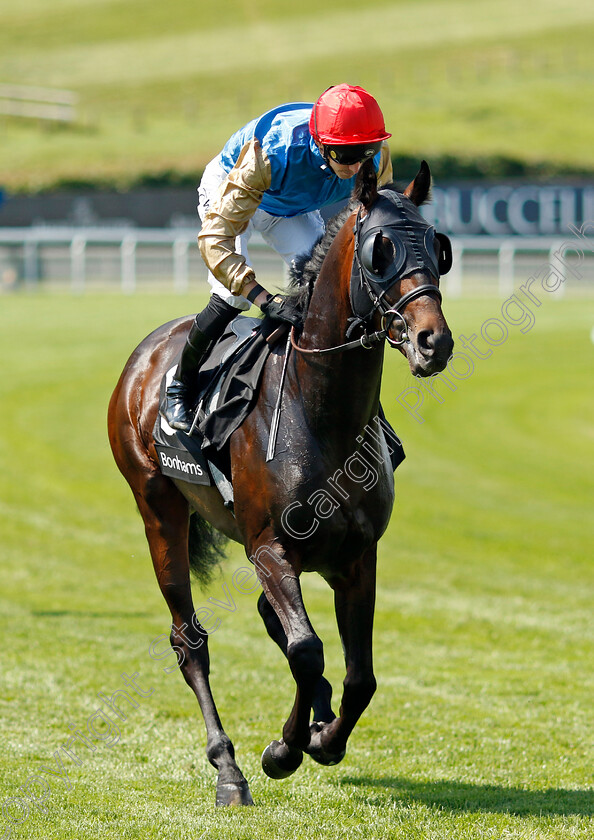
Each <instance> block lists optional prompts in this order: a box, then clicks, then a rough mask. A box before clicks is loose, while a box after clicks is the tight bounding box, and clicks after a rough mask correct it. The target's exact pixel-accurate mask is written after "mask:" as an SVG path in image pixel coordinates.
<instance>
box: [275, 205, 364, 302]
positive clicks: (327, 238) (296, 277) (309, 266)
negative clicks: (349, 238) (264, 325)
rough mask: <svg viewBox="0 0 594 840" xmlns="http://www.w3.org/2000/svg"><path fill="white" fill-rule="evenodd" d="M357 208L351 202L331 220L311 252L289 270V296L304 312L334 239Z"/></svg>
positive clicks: (296, 261)
mask: <svg viewBox="0 0 594 840" xmlns="http://www.w3.org/2000/svg"><path fill="white" fill-rule="evenodd" d="M356 207H357V202H355V201H350V202H349V204H348V205H347V206H346V207H345V208H343V209H342V210H340V212H338V213H337V214H336V216H333V217H332V218H331V219H330V221H329V222H328V224H327V225H326V230H325V231H324V233H323V234H322V236H321V237H320V238H319V239H318V241H317V242H316V244H315V245H314V246H313V248H312V250H311V252H310V253H309V254H302V255H301V256H298V257H296V258H295V260H294V261H293V265H292V266H291V268H290V269H289V278H290V283H289V295H290V296H291V297H292V298H294V299H295V301H296V303H297V305H298V307H299V309H300V310H301V311H302V312H307V308H308V306H309V301H310V298H311V295H312V292H313V287H314V283H315V282H316V280H317V279H318V274H319V273H320V269H321V268H322V263H323V262H324V259H325V257H326V254H327V253H328V250H329V248H330V246H331V245H332V243H333V241H334V237H335V236H336V234H337V233H338V231H339V230H340V229H341V227H342V226H343V225H344V223H345V222H346V220H347V219H348V217H349V216H350V215H351V213H352V212H353V210H354V209H355V208H356Z"/></svg>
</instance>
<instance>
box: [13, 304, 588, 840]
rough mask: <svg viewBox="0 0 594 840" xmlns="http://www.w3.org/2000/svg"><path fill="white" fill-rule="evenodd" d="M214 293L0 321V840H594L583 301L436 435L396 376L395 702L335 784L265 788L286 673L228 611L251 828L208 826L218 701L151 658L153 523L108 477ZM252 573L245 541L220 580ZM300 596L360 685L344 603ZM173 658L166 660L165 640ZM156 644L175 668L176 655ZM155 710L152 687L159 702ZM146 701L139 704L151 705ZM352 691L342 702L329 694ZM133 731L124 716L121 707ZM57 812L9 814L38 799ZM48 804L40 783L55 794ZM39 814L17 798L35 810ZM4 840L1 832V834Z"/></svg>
mask: <svg viewBox="0 0 594 840" xmlns="http://www.w3.org/2000/svg"><path fill="white" fill-rule="evenodd" d="M199 304H200V301H197V300H196V299H195V298H194V297H174V296H172V295H146V296H142V297H141V296H137V297H120V296H119V295H107V294H105V295H88V296H85V297H79V298H75V297H68V296H61V295H54V296H52V295H46V294H43V293H41V294H38V295H35V296H28V295H25V294H23V295H20V296H16V295H15V296H12V297H8V296H6V297H4V298H3V299H2V301H1V306H0V353H1V357H2V360H3V371H4V376H3V377H2V381H1V382H0V394H1V397H2V405H3V406H4V407H5V410H4V412H3V423H2V428H1V430H0V446H1V449H2V453H3V458H2V462H3V468H2V475H1V477H0V481H1V493H0V521H1V526H0V527H1V533H2V541H1V544H0V552H1V555H2V587H1V598H0V622H1V627H2V631H1V635H2V638H3V639H4V644H3V652H2V669H1V675H2V692H1V699H0V706H1V715H0V730H1V732H2V743H3V747H4V748H3V751H2V756H1V758H0V764H1V766H2V774H1V775H2V782H1V784H0V801H1V802H3V803H4V812H2V811H0V814H1V815H2V819H1V821H0V833H1V832H3V831H5V829H6V830H8V826H9V825H10V823H11V821H12V823H16V822H18V821H19V820H22V823H21V824H20V825H18V826H17V825H14V826H13V833H12V836H14V837H29V838H44V840H50V839H51V840H54V838H56V839H57V838H64V840H66V838H68V840H71V838H73V837H76V838H83V837H97V836H101V837H110V838H111V837H113V838H116V837H117V838H140V837H142V838H153V837H154V838H160V840H164V839H165V838H174V837H175V838H193V840H198V838H200V837H204V838H222V837H228V836H234V837H237V838H246V840H247V838H250V840H251V838H254V837H257V838H259V840H260V838H261V839H262V840H265V838H281V837H282V838H295V840H297V838H299V840H301V838H331V839H332V838H358V837H364V836H374V837H381V838H407V840H408V839H409V838H430V840H438V838H447V840H460V838H461V839H462V840H466V838H468V840H470V838H473V839H474V838H481V840H482V838H519V839H521V840H532V838H568V837H571V838H584V840H585V839H586V838H589V837H591V836H592V830H593V810H594V793H593V791H592V787H591V785H592V758H593V754H592V741H591V732H592V720H591V698H592V691H593V680H592V667H591V666H592V652H593V651H592V624H591V605H592V592H593V589H592V584H593V576H592V568H591V553H592V517H591V507H592V491H593V489H594V488H593V484H594V480H593V477H592V456H593V455H594V437H593V435H592V426H591V417H592V408H593V406H592V390H591V388H590V386H589V382H590V380H591V374H592V364H593V354H594V347H593V346H592V343H591V340H590V331H591V329H592V326H593V324H594V312H593V311H592V306H591V303H590V301H588V300H569V299H568V300H565V301H558V300H553V299H552V298H549V299H547V300H545V301H544V302H543V305H542V306H541V307H540V309H538V310H537V311H536V312H535V325H534V327H533V328H532V330H531V331H530V332H528V333H526V334H524V335H522V334H521V333H520V331H519V330H518V329H514V328H512V327H510V335H509V338H508V340H507V341H506V342H505V343H504V344H503V345H501V346H500V347H494V348H493V353H492V355H491V357H490V358H488V359H485V360H482V361H479V360H476V364H475V370H474V373H473V374H472V376H471V377H469V378H468V379H466V380H465V381H461V382H459V383H458V387H457V390H456V391H455V392H453V391H450V390H449V389H447V387H444V386H443V385H441V386H440V387H439V392H440V393H441V394H442V395H443V400H444V401H443V403H438V402H437V401H436V400H435V399H433V398H430V397H429V396H427V397H426V400H425V402H424V404H423V408H422V414H423V417H424V420H425V422H424V423H423V424H420V423H418V422H417V420H416V419H415V418H414V417H413V416H412V415H411V414H409V413H407V412H406V411H404V410H403V408H402V406H401V405H400V404H399V403H398V399H397V398H398V396H399V395H401V394H402V392H403V391H404V389H405V388H407V387H409V386H410V385H411V384H414V381H413V380H411V378H410V375H409V373H408V371H407V368H406V365H405V363H404V360H402V359H401V358H400V356H399V355H398V354H396V353H390V354H389V355H388V358H387V363H386V371H385V380H384V389H383V395H384V396H383V401H384V406H385V409H386V413H387V415H388V417H389V418H390V419H391V421H392V422H393V424H394V426H395V427H396V428H397V430H398V431H399V433H400V434H401V435H402V437H403V440H404V443H405V448H406V451H407V456H408V457H407V460H406V461H405V462H404V464H403V465H402V466H401V467H400V468H399V470H398V472H397V476H396V478H397V497H398V498H397V505H396V509H395V513H394V516H393V518H392V522H391V525H390V528H389V530H388V532H387V534H386V536H385V537H384V539H383V540H382V543H381V551H380V564H379V589H378V603H377V617H376V624H375V661H376V673H377V678H378V692H377V694H376V696H375V698H374V700H373V701H372V704H371V706H370V708H369V709H368V710H367V711H366V713H365V714H364V716H363V718H362V720H361V722H360V723H359V725H358V727H357V728H356V730H355V732H354V734H353V736H352V739H351V742H350V744H349V749H348V752H347V756H346V758H345V760H344V761H343V763H342V764H340V765H339V766H337V767H335V768H321V767H319V766H318V765H316V764H314V763H313V762H311V761H309V760H306V761H305V762H304V764H303V765H302V768H301V769H300V770H299V771H298V773H297V774H296V775H295V776H293V777H292V778H291V779H289V780H286V781H284V782H273V781H271V780H268V779H267V778H266V777H265V776H264V775H263V773H262V772H261V769H260V752H261V750H262V748H263V747H264V746H265V745H266V744H267V743H268V741H270V740H271V739H272V738H273V737H278V736H279V734H280V731H281V727H282V723H283V721H284V719H285V717H286V716H287V714H288V712H289V709H290V705H291V702H292V693H293V689H292V679H291V677H290V673H289V670H288V667H287V665H286V663H285V662H284V660H283V658H282V656H281V654H280V652H278V651H277V650H276V648H274V646H273V644H272V642H270V641H269V640H268V638H267V637H266V634H265V631H264V629H263V626H262V623H261V621H260V619H259V617H258V616H257V613H256V611H255V596H254V595H240V594H239V593H238V592H237V591H236V590H234V591H233V595H234V601H235V606H236V609H235V611H234V612H231V611H225V610H223V609H221V608H217V609H216V610H215V613H216V617H217V618H219V619H220V626H219V628H218V629H217V630H216V632H215V633H214V634H213V636H212V640H211V656H212V666H213V670H212V682H213V688H214V692H215V698H216V700H217V703H218V705H219V710H220V712H221V715H222V718H223V721H224V724H225V726H226V728H227V731H228V732H229V734H230V736H231V737H232V739H233V740H234V743H235V745H236V749H237V753H238V758H239V762H240V765H241V766H242V768H243V770H244V772H245V773H246V776H247V777H248V778H249V779H250V784H251V787H252V792H253V795H254V798H255V800H256V802H257V807H256V808H254V809H248V810H241V811H228V810H223V811H220V810H215V808H214V783H215V776H214V772H213V771H212V769H211V768H210V765H209V764H208V762H207V760H206V758H205V755H204V746H205V744H204V732H203V726H202V723H201V720H200V718H199V713H198V709H197V704H196V702H195V700H194V698H193V696H192V694H191V692H190V690H189V689H188V688H187V686H186V685H185V683H184V682H183V680H182V678H181V676H180V675H179V674H178V673H177V672H176V671H173V672H172V673H164V672H163V670H162V669H163V668H164V667H167V666H169V665H171V663H172V657H168V658H167V659H166V660H164V661H156V660H155V659H152V658H151V657H150V656H149V644H150V642H151V641H152V640H154V639H155V638H156V637H157V636H159V635H160V634H162V633H167V632H168V613H167V609H166V606H165V603H164V602H163V601H162V599H161V596H160V593H159V592H158V588H157V585H156V582H155V580H154V577H153V572H152V569H151V564H150V559H149V557H148V551H147V547H146V543H145V539H144V535H143V528H142V522H141V520H140V518H139V516H138V515H137V513H136V512H135V510H134V505H133V501H132V497H131V494H130V492H129V490H128V487H127V486H126V485H125V483H124V481H123V479H122V478H121V477H120V476H119V474H118V472H117V470H116V467H115V465H114V463H113V461H112V459H111V454H110V452H109V448H108V444H107V440H106V433H105V410H106V406H107V402H108V398H109V394H110V392H111V389H112V388H113V386H114V384H115V381H116V379H117V377H118V375H119V372H120V370H121V368H122V366H123V364H124V361H125V359H126V358H127V355H128V354H129V352H130V351H131V350H132V348H133V346H134V345H135V344H136V343H137V342H138V341H139V340H140V339H141V338H142V337H143V336H144V335H145V334H146V333H148V332H149V331H150V330H151V329H153V328H154V327H155V326H156V325H157V324H159V323H161V322H163V321H165V320H167V319H168V318H170V317H175V316H177V315H179V314H182V313H185V312H188V311H195V310H196V308H197V306H198V305H199ZM500 305H501V304H500V302H498V301H496V300H480V301H471V300H468V301H463V302H449V303H447V305H446V312H447V315H448V319H449V322H450V325H451V327H452V330H453V333H454V336H455V337H457V336H459V335H461V334H464V335H467V336H468V335H469V334H470V333H472V332H479V331H480V328H481V326H482V325H483V324H484V322H485V321H486V320H487V319H490V318H496V317H501V313H500ZM245 564H246V561H245V558H244V557H243V555H242V552H241V551H240V549H239V548H232V550H231V551H230V554H229V558H228V560H227V561H226V563H225V566H224V570H223V573H222V576H221V577H220V578H217V579H216V580H215V582H214V584H213V585H212V587H211V590H210V591H209V592H206V593H200V592H196V601H197V604H198V605H206V604H207V598H208V597H213V598H217V597H218V598H219V599H220V600H224V598H223V596H222V589H221V587H222V583H223V581H226V582H227V583H228V584H229V582H230V578H231V575H232V573H233V571H234V570H235V569H236V568H238V567H239V566H242V565H245ZM304 591H305V597H306V604H307V606H308V609H309V611H310V615H311V617H312V620H313V623H314V626H315V627H316V629H317V631H318V632H319V634H320V635H321V637H322V639H323V640H324V642H325V646H326V662H327V669H326V673H327V675H328V676H329V678H330V679H331V681H332V682H333V684H334V686H335V691H336V692H339V691H340V684H341V680H342V677H343V666H342V656H341V651H340V645H339V642H338V640H337V637H336V628H335V621H334V617H333V612H332V599H331V594H330V591H329V590H328V589H327V587H326V585H325V584H324V583H323V581H322V580H321V579H319V578H317V577H315V576H307V577H306V578H305V580H304ZM161 647H162V648H163V650H165V649H166V646H165V647H164V646H161ZM161 647H160V648H159V649H161ZM123 673H126V674H128V675H132V674H134V673H136V674H138V677H137V680H138V685H139V686H140V688H141V689H142V691H144V692H147V694H146V695H145V696H142V697H141V696H140V695H135V697H136V700H137V703H138V706H137V708H130V709H129V711H128V712H127V719H126V720H125V721H119V738H118V735H117V733H116V732H115V730H112V734H111V738H110V740H111V741H112V744H111V746H107V741H105V742H103V743H101V742H99V741H97V740H96V739H95V741H94V743H95V744H97V749H96V751H95V752H93V753H91V752H89V751H87V750H85V748H84V747H80V748H79V750H78V753H79V755H80V757H81V759H82V760H83V761H82V764H81V765H77V764H75V763H74V761H69V760H68V759H65V761H64V768H65V770H66V771H67V772H68V774H69V778H70V784H71V787H68V786H67V784H66V783H65V782H64V781H63V780H62V779H60V778H59V777H58V776H55V775H51V774H50V773H49V772H45V773H43V772H42V771H41V768H42V767H45V768H48V770H50V769H53V770H54V771H55V772H58V768H57V765H56V763H55V760H54V758H53V754H54V752H55V751H56V750H57V749H58V748H59V747H60V745H61V744H65V743H66V741H67V739H68V738H69V737H70V736H71V735H72V731H71V729H70V728H69V727H70V725H72V727H73V728H77V729H79V731H84V732H87V734H88V731H87V729H86V727H87V721H88V720H89V719H90V717H91V716H92V715H93V714H94V713H95V712H96V711H97V710H98V709H100V708H102V707H103V708H105V707H104V706H102V702H101V700H100V698H99V697H98V696H97V692H102V693H104V694H105V695H107V696H109V695H111V694H112V693H113V692H115V691H116V690H117V689H119V688H123V687H124V684H123V681H122V678H121V675H122V674H123ZM149 691H152V693H150V694H148V692H149ZM131 693H132V692H131ZM335 699H337V698H335ZM124 711H126V709H125V710H124ZM35 774H37V775H38V776H39V775H40V776H41V778H42V779H46V780H48V781H47V782H46V784H49V794H48V798H47V800H46V803H45V806H44V808H45V809H46V810H45V811H44V810H43V809H41V808H38V807H36V806H35V805H33V804H30V805H29V811H28V813H25V811H24V810H23V807H24V806H23V805H22V804H19V800H18V799H15V797H21V798H22V797H23V795H24V794H23V790H22V788H21V786H25V787H26V786H27V785H30V787H29V788H28V790H27V792H29V793H33V794H35V795H37V796H39V797H41V798H43V795H44V790H45V789H44V788H43V785H42V784H41V783H40V782H39V781H38V782H35V781H31V780H32V779H33V777H34V776H35ZM45 792H46V793H47V791H45ZM22 801H23V800H22V799H21V802H22ZM3 836H5V837H8V836H10V835H9V834H7V833H5V834H4V835H3Z"/></svg>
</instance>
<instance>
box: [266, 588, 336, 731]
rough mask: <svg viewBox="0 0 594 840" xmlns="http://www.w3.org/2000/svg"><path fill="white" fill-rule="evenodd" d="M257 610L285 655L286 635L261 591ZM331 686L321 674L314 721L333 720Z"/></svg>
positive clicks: (315, 691) (315, 702) (314, 707)
mask: <svg viewBox="0 0 594 840" xmlns="http://www.w3.org/2000/svg"><path fill="white" fill-rule="evenodd" d="M258 612H259V613H260V615H261V617H262V621H263V622H264V626H265V627H266V631H267V633H268V635H269V636H270V638H271V639H272V640H273V641H274V642H276V644H277V645H278V646H279V648H280V649H281V650H282V652H283V653H284V654H285V656H286V655H287V635H286V633H285V631H284V630H283V625H282V624H281V623H280V619H279V617H278V616H277V614H276V613H275V611H274V610H273V608H272V607H271V606H270V603H269V602H268V599H267V598H266V595H265V594H264V593H263V592H262V593H261V594H260V597H259V598H258ZM331 701H332V686H331V685H330V683H329V682H328V680H327V679H326V677H324V676H321V677H320V678H319V680H318V684H317V686H316V687H315V689H314V696H313V700H312V704H311V706H312V709H313V719H314V720H316V721H318V720H319V721H325V722H326V723H330V721H331V720H334V718H335V717H336V715H335V714H334V712H333V711H332V705H331Z"/></svg>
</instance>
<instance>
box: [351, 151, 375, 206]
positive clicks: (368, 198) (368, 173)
mask: <svg viewBox="0 0 594 840" xmlns="http://www.w3.org/2000/svg"><path fill="white" fill-rule="evenodd" d="M353 198H354V199H355V200H356V201H360V202H361V204H362V205H363V207H365V209H369V207H371V205H372V204H373V202H374V201H375V199H376V198H377V174H376V171H375V166H374V165H373V158H369V159H368V160H366V161H365V163H364V164H363V165H362V166H361V169H360V170H359V172H358V173H357V180H356V181H355V189H354V190H353Z"/></svg>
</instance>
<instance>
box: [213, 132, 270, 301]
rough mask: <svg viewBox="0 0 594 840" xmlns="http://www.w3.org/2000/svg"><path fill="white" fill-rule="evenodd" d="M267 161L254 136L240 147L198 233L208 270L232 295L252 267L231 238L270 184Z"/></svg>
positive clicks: (247, 278)
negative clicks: (236, 248) (231, 167)
mask: <svg viewBox="0 0 594 840" xmlns="http://www.w3.org/2000/svg"><path fill="white" fill-rule="evenodd" d="M271 180H272V175H271V169H270V161H269V160H268V158H267V157H266V155H264V154H263V152H262V149H261V147H260V144H259V142H258V141H257V140H256V139H255V138H254V139H253V140H251V141H250V142H249V143H246V145H245V146H244V147H243V149H242V150H241V153H240V155H239V157H238V159H237V163H236V164H235V166H234V167H233V169H232V170H231V172H229V174H228V175H227V177H226V178H225V180H224V181H223V183H222V184H221V186H220V188H219V192H218V194H217V195H216V196H215V198H214V200H213V201H212V202H211V205H210V208H209V210H208V213H207V214H206V215H205V217H204V219H203V221H202V228H201V230H200V233H199V234H198V247H199V248H200V253H201V254H202V259H203V260H204V262H205V263H206V265H207V266H208V268H209V270H210V271H211V272H212V273H213V274H214V276H215V277H216V278H217V280H219V281H220V282H221V283H222V284H223V286H225V287H226V288H227V289H229V290H230V291H231V292H232V293H233V294H234V295H240V294H241V291H242V289H243V287H244V285H245V284H246V283H247V282H249V281H250V280H253V279H255V276H256V275H255V274H254V270H253V268H251V266H249V265H247V263H246V261H245V257H243V256H242V255H241V254H238V253H237V252H236V250H235V239H236V237H237V236H239V234H241V233H243V232H244V230H245V229H246V227H247V226H248V222H249V220H250V219H251V218H252V216H253V215H254V213H255V212H256V210H257V209H258V206H259V204H260V202H261V201H262V196H263V195H264V192H265V191H266V190H267V189H268V187H269V186H270V184H271Z"/></svg>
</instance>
